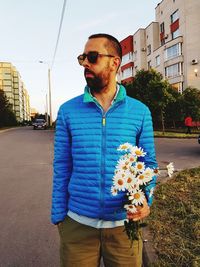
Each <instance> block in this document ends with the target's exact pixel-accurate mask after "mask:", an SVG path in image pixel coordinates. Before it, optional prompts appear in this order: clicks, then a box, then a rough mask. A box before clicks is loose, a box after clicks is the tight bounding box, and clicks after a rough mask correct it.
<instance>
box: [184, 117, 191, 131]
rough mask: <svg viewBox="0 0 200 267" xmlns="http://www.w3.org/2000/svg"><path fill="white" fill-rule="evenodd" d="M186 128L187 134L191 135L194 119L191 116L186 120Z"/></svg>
mask: <svg viewBox="0 0 200 267" xmlns="http://www.w3.org/2000/svg"><path fill="white" fill-rule="evenodd" d="M185 126H186V127H187V131H186V134H191V133H192V132H191V128H192V118H191V117H190V116H187V117H186V118H185Z"/></svg>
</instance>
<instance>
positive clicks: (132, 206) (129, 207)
mask: <svg viewBox="0 0 200 267" xmlns="http://www.w3.org/2000/svg"><path fill="white" fill-rule="evenodd" d="M124 208H125V209H126V210H127V211H129V212H131V213H136V212H137V209H136V207H135V206H134V205H131V204H130V205H128V204H126V205H124Z"/></svg>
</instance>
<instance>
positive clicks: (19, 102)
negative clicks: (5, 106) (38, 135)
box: [0, 62, 30, 122]
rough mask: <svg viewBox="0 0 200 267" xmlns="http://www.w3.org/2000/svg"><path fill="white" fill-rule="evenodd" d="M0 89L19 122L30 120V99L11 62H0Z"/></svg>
mask: <svg viewBox="0 0 200 267" xmlns="http://www.w3.org/2000/svg"><path fill="white" fill-rule="evenodd" d="M0 89H1V90H3V91H4V92H5V94H6V97H7V99H8V101H9V103H10V105H11V108H12V110H13V111H14V113H15V115H16V118H17V120H18V121H19V122H22V121H23V120H30V98H29V95H28V91H27V90H26V87H25V85H24V83H23V81H22V80H21V76H20V74H19V72H18V71H17V69H16V68H15V67H14V66H13V65H12V64H11V63H9V62H0Z"/></svg>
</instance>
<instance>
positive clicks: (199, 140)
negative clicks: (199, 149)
mask: <svg viewBox="0 0 200 267" xmlns="http://www.w3.org/2000/svg"><path fill="white" fill-rule="evenodd" d="M198 142H199V144H200V135H199V137H198Z"/></svg>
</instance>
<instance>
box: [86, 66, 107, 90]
mask: <svg viewBox="0 0 200 267" xmlns="http://www.w3.org/2000/svg"><path fill="white" fill-rule="evenodd" d="M86 73H90V74H92V75H93V77H86ZM84 75H85V80H86V82H87V85H88V87H89V88H90V90H91V92H95V93H100V92H101V91H102V90H103V89H104V88H105V87H106V85H107V83H108V82H107V80H108V79H106V77H105V75H100V74H99V75H97V74H95V73H94V72H92V71H90V70H88V69H85V71H84Z"/></svg>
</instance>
